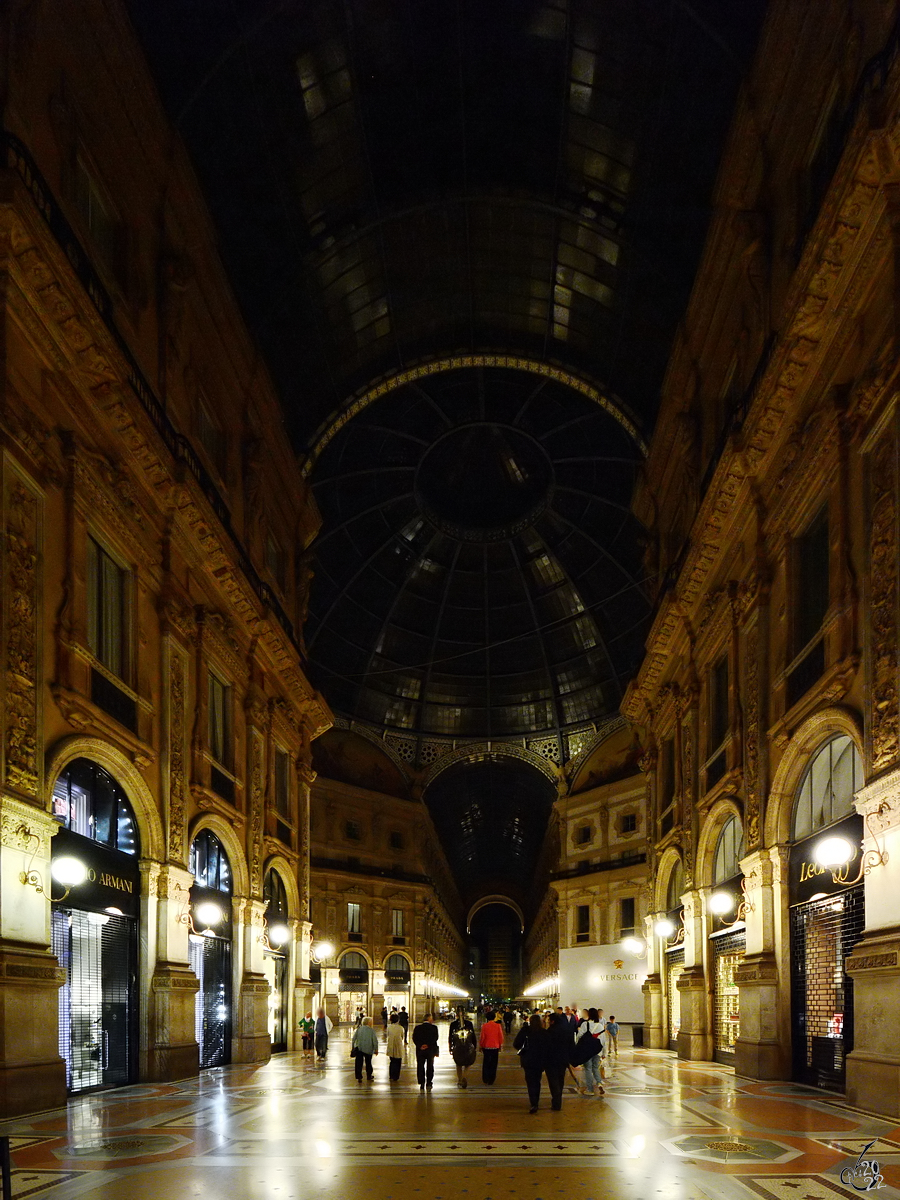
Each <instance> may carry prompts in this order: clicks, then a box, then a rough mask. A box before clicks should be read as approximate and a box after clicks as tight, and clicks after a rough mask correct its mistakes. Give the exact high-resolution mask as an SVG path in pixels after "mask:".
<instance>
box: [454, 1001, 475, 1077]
mask: <svg viewBox="0 0 900 1200" xmlns="http://www.w3.org/2000/svg"><path fill="white" fill-rule="evenodd" d="M477 1053H478V1049H477V1045H476V1042H475V1026H474V1025H473V1024H472V1022H471V1021H470V1020H468V1018H467V1017H466V1010H465V1009H464V1008H459V1009H457V1010H456V1020H455V1021H451V1023H450V1056H451V1058H452V1059H453V1062H454V1064H455V1065H456V1086H457V1087H461V1088H467V1087H468V1086H469V1081H468V1080H467V1079H466V1071H468V1069H469V1067H471V1066H472V1064H473V1063H474V1062H475V1058H476V1056H477Z"/></svg>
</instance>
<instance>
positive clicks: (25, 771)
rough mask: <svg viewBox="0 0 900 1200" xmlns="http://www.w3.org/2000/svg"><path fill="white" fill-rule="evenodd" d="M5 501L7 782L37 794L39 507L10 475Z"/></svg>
mask: <svg viewBox="0 0 900 1200" xmlns="http://www.w3.org/2000/svg"><path fill="white" fill-rule="evenodd" d="M5 500H6V503H5V505H4V508H5V510H6V530H5V538H4V550H5V560H6V561H5V570H4V575H5V588H4V590H5V593H6V597H5V605H4V607H5V608H6V662H5V663H4V668H5V669H4V675H5V685H6V700H5V720H6V736H5V751H6V754H5V758H6V784H7V786H8V787H9V788H11V789H12V790H13V791H17V792H19V793H21V794H22V795H25V796H29V797H34V798H37V796H38V791H39V780H38V757H37V727H38V711H37V705H38V693H37V679H38V660H37V656H38V638H37V620H38V616H37V609H38V597H37V582H38V581H37V562H38V557H37V556H38V547H37V539H38V519H39V510H38V501H37V498H36V497H35V496H34V495H33V494H32V492H30V491H29V490H28V488H26V487H25V485H24V484H23V483H22V481H21V480H20V479H17V478H15V477H13V478H12V479H11V481H10V484H9V486H8V488H7V493H6V497H5Z"/></svg>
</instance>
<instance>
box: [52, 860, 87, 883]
mask: <svg viewBox="0 0 900 1200" xmlns="http://www.w3.org/2000/svg"><path fill="white" fill-rule="evenodd" d="M50 874H51V875H52V876H53V878H54V879H55V880H56V882H57V883H61V884H62V886H63V887H67V888H73V887H78V885H79V884H80V883H84V881H85V880H86V879H87V867H86V866H85V865H84V863H83V862H82V861H81V859H80V858H72V856H71V855H70V854H64V855H63V856H62V857H61V858H54V860H53V862H52V864H51V866H50Z"/></svg>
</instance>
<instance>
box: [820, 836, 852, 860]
mask: <svg viewBox="0 0 900 1200" xmlns="http://www.w3.org/2000/svg"><path fill="white" fill-rule="evenodd" d="M813 857H814V858H815V860H816V862H817V863H818V864H819V866H820V867H845V866H846V865H847V863H848V862H849V861H850V859H851V858H852V857H853V843H852V842H849V841H848V840H847V839H846V838H845V837H826V838H822V840H821V841H819V842H816V845H815V848H814V849H813Z"/></svg>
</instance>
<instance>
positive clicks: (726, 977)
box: [709, 813, 747, 1063]
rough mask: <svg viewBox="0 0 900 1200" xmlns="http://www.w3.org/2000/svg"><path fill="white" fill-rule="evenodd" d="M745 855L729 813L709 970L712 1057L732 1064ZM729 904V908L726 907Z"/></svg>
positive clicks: (716, 872)
mask: <svg viewBox="0 0 900 1200" xmlns="http://www.w3.org/2000/svg"><path fill="white" fill-rule="evenodd" d="M743 856H744V827H743V825H742V823H741V820H740V818H739V817H738V816H736V815H735V814H734V813H732V814H731V815H730V816H728V817H726V818H725V821H724V823H723V825H722V828H721V829H720V830H719V836H718V839H717V841H716V849H715V854H714V856H713V870H712V886H713V893H712V897H711V899H710V933H709V968H710V974H711V975H712V984H713V1012H712V1018H713V1019H712V1027H713V1056H714V1057H715V1059H716V1061H717V1062H721V1063H733V1062H734V1053H735V1046H736V1045H737V1039H738V1037H739V1036H740V1032H741V1013H740V994H739V990H738V987H737V984H736V983H735V980H734V973H735V971H736V970H737V968H738V967H739V966H740V965H741V963H742V962H743V959H744V950H745V949H746V945H747V936H746V932H745V929H744V923H743V921H742V920H741V921H737V920H736V914H737V913H738V910H739V906H740V903H741V898H742V894H743V893H742V891H741V880H742V879H743V875H742V873H741V867H740V862H741V859H742V858H743ZM726 904H728V905H729V907H727V908H726V907H725V905H726Z"/></svg>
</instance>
